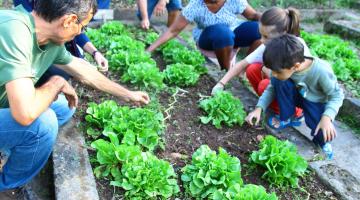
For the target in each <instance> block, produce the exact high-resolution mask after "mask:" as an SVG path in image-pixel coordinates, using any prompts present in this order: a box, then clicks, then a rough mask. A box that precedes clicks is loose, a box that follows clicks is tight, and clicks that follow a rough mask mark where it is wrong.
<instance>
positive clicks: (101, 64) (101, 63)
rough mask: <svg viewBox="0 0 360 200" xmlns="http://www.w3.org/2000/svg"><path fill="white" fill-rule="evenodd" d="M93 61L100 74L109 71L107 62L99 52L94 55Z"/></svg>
mask: <svg viewBox="0 0 360 200" xmlns="http://www.w3.org/2000/svg"><path fill="white" fill-rule="evenodd" d="M94 60H95V62H96V63H97V65H98V69H99V71H100V72H107V71H108V69H109V64H108V60H107V59H106V58H105V57H104V56H103V55H102V54H101V53H100V52H98V51H97V52H96V53H95V56H94Z"/></svg>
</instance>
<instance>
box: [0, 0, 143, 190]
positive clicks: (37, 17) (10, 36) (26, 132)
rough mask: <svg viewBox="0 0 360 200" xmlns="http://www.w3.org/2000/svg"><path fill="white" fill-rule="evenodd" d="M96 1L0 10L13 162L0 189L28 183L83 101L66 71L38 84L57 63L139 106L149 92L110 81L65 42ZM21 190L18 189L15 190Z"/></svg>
mask: <svg viewBox="0 0 360 200" xmlns="http://www.w3.org/2000/svg"><path fill="white" fill-rule="evenodd" d="M96 6H97V5H96V0H73V1H62V0H37V1H36V5H35V8H34V11H33V12H32V13H27V12H26V11H25V10H24V9H21V8H17V9H16V10H14V11H10V10H3V11H0V152H2V153H3V154H4V152H5V153H6V154H7V155H8V161H7V163H6V164H5V165H4V166H3V169H2V172H0V192H2V191H8V190H10V189H15V188H18V187H20V186H23V185H24V184H26V183H27V182H29V181H30V180H31V179H32V178H33V177H34V176H35V175H36V174H37V173H38V172H39V171H40V169H41V168H42V167H43V166H44V164H45V163H46V161H47V159H48V157H49V155H50V153H51V151H52V146H53V144H54V143H55V139H56V135H57V132H58V127H59V126H61V125H62V124H64V123H65V122H66V121H68V120H69V119H70V118H71V116H72V114H73V113H74V108H75V107H76V106H77V104H78V97H77V95H76V93H75V90H74V89H73V87H72V86H71V85H69V83H68V82H67V81H65V80H64V79H63V78H62V77H60V76H53V77H52V78H50V80H49V81H48V82H46V83H45V84H44V85H42V86H41V87H39V88H35V87H34V84H35V83H36V82H37V81H38V79H39V78H40V77H41V75H42V74H43V73H44V72H45V71H46V69H47V68H48V66H50V65H51V64H56V65H57V66H58V67H59V68H61V69H63V70H64V71H66V72H67V73H69V74H70V75H71V76H73V77H74V78H75V79H77V80H79V81H80V82H82V83H85V84H87V85H90V86H92V87H93V88H95V89H98V90H101V91H104V92H107V93H110V94H112V95H114V96H117V97H120V98H122V99H124V100H126V101H132V102H134V103H135V104H136V105H142V104H147V103H149V101H150V99H149V97H148V95H147V94H146V93H144V92H140V91H129V90H127V89H126V88H124V87H122V86H120V85H118V84H116V83H114V82H112V81H110V80H109V79H107V78H106V77H105V76H103V75H102V74H101V73H99V72H98V71H97V70H96V67H94V66H92V65H91V64H89V63H87V62H86V61H84V60H82V59H79V58H75V57H73V56H71V55H70V54H69V53H68V52H67V51H66V50H65V47H64V43H65V42H66V41H69V40H72V39H73V38H74V37H75V36H76V35H78V34H80V33H81V32H82V29H84V28H85V26H86V25H87V24H88V23H89V21H90V20H91V18H92V17H93V15H94V13H95V12H96ZM12 194H15V193H12Z"/></svg>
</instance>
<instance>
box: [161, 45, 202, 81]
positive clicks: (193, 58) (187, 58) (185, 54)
mask: <svg viewBox="0 0 360 200" xmlns="http://www.w3.org/2000/svg"><path fill="white" fill-rule="evenodd" d="M162 54H163V55H164V59H165V61H166V62H167V63H170V64H172V63H184V64H188V65H192V66H194V67H195V69H196V70H197V71H198V72H199V73H201V74H202V73H206V72H207V70H206V68H204V64H205V58H204V57H203V56H202V55H201V53H200V52H199V51H197V50H189V49H188V48H186V47H185V46H184V45H183V44H181V43H180V42H178V41H176V40H171V41H169V42H167V43H166V44H165V45H164V46H162Z"/></svg>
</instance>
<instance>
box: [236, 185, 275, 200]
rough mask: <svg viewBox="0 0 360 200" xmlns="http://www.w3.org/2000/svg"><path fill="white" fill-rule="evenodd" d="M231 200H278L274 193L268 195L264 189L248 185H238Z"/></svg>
mask: <svg viewBox="0 0 360 200" xmlns="http://www.w3.org/2000/svg"><path fill="white" fill-rule="evenodd" d="M230 194H231V198H230V199H231V200H277V199H278V198H277V196H276V194H275V193H274V192H272V193H271V194H268V193H267V192H266V190H265V188H264V187H262V186H258V185H253V184H247V185H244V186H243V187H239V185H236V186H235V187H233V188H232V189H231V192H230Z"/></svg>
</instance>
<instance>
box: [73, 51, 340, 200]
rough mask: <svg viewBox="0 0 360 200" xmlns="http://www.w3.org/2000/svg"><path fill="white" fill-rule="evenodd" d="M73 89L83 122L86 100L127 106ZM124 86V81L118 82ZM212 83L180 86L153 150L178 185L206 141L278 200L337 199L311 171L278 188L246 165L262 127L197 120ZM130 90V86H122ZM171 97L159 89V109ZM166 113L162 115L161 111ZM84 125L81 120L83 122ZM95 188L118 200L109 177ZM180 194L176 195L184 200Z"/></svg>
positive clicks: (159, 60)
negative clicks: (159, 144) (295, 182)
mask: <svg viewBox="0 0 360 200" xmlns="http://www.w3.org/2000/svg"><path fill="white" fill-rule="evenodd" d="M154 59H155V60H156V62H157V65H158V66H159V67H160V69H161V70H163V69H164V68H165V66H166V63H165V62H164V61H163V59H162V57H161V55H160V54H158V53H156V54H155V55H154ZM106 75H107V76H108V77H109V78H110V79H112V80H114V81H115V82H119V81H118V80H120V78H119V77H120V75H118V74H116V73H111V72H109V73H107V74H106ZM75 84H76V85H77V87H76V88H77V90H78V94H80V95H79V97H80V100H81V102H80V108H79V110H80V112H78V114H77V115H76V117H77V118H78V119H79V120H81V121H83V122H85V120H84V118H85V114H84V112H85V111H86V108H87V103H88V102H92V101H93V102H97V103H100V102H102V101H104V100H108V99H113V100H115V101H117V102H118V103H119V104H120V105H129V104H126V103H124V102H123V101H121V100H118V99H117V98H114V97H112V96H110V95H106V94H105V93H100V92H96V91H95V90H93V89H90V88H88V87H83V86H81V87H78V84H77V83H75ZM122 85H124V84H122ZM213 85H215V81H214V80H213V79H212V78H211V77H210V76H208V75H204V76H202V77H201V78H200V80H199V82H198V84H197V86H196V87H190V88H184V90H185V91H187V92H186V93H183V94H181V95H178V96H176V100H177V102H176V103H175V104H174V105H173V107H174V108H173V109H171V111H170V113H169V114H170V118H169V119H167V120H166V125H167V128H166V130H165V133H164V135H163V140H164V142H165V150H160V149H159V150H157V152H156V154H157V156H158V157H159V158H162V159H165V160H167V161H169V162H170V163H171V164H172V165H173V167H174V169H175V171H176V172H177V174H178V175H179V185H180V187H182V186H181V181H180V175H181V168H182V167H184V166H185V165H186V163H189V162H190V161H191V155H192V154H193V152H194V151H195V150H196V149H197V148H198V147H200V145H202V144H207V145H209V147H210V148H211V149H213V150H218V148H219V147H222V148H224V149H225V150H226V151H227V152H228V153H230V154H231V155H233V156H236V157H238V158H239V159H240V161H241V166H242V169H241V174H242V177H243V180H244V183H245V184H248V183H252V184H257V185H262V186H264V187H265V188H266V189H267V190H268V191H275V192H276V194H277V196H278V197H279V199H282V200H285V199H286V200H293V199H313V200H319V199H322V200H323V199H324V200H325V199H329V200H330V199H331V200H333V199H337V197H336V196H335V195H334V193H333V192H332V191H330V190H329V189H328V188H327V187H326V186H324V185H323V184H322V183H321V182H320V180H319V179H318V178H317V177H316V175H315V174H314V173H313V172H309V173H308V174H307V175H306V176H305V177H303V178H301V179H300V182H299V185H300V188H301V189H300V188H299V189H284V188H283V189H281V188H276V187H272V186H270V185H269V183H268V182H266V181H265V180H263V179H261V176H262V174H263V173H264V170H263V169H260V168H258V167H256V166H253V165H251V164H249V161H248V160H249V155H250V154H251V152H252V151H254V150H257V148H258V144H259V141H258V140H257V136H265V135H267V133H266V131H265V130H264V129H263V128H261V127H260V128H257V129H254V128H251V127H250V126H248V125H247V124H244V125H243V126H242V127H239V126H234V127H225V126H223V128H222V129H216V128H215V127H214V126H212V125H211V124H208V125H204V124H202V123H201V122H200V120H199V117H200V116H201V115H203V114H205V113H204V112H203V111H202V110H200V108H199V107H198V101H199V100H200V95H199V94H201V95H205V96H206V95H210V91H211V87H212V86H213ZM125 86H127V87H128V88H130V89H132V90H137V89H138V88H133V86H130V85H126V84H125ZM173 102H174V99H173V97H172V96H171V94H169V93H167V92H162V93H161V94H160V103H161V105H162V106H163V109H164V110H165V109H167V108H168V107H169V104H170V103H173ZM165 115H166V114H165ZM84 124H85V123H84ZM87 142H88V143H90V142H91V138H87ZM89 153H90V156H91V157H93V158H95V157H96V154H95V152H93V151H90V152H89ZM97 189H98V192H99V195H100V199H102V200H112V199H122V198H123V191H122V190H121V189H119V188H115V187H113V186H110V185H109V180H104V179H101V180H97ZM182 195H183V194H180V195H179V196H178V198H180V199H188V198H186V197H184V196H182Z"/></svg>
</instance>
